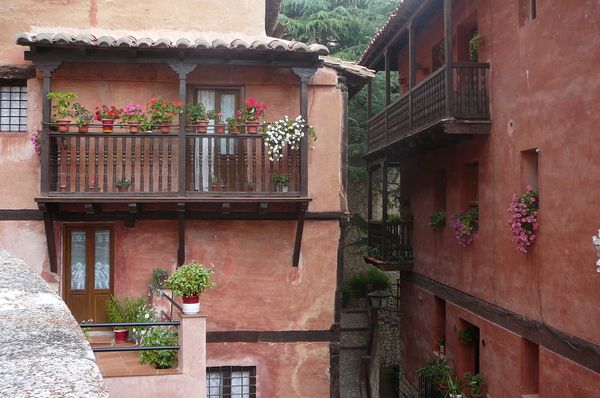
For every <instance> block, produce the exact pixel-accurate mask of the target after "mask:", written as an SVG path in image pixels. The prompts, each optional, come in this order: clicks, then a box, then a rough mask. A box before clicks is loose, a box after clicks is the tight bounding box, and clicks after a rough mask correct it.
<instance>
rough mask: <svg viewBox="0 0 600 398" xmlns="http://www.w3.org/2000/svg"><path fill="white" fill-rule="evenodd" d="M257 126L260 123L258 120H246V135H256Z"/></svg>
mask: <svg viewBox="0 0 600 398" xmlns="http://www.w3.org/2000/svg"><path fill="white" fill-rule="evenodd" d="M259 125H260V122H259V121H258V120H247V121H246V133H248V134H257V133H258V126H259Z"/></svg>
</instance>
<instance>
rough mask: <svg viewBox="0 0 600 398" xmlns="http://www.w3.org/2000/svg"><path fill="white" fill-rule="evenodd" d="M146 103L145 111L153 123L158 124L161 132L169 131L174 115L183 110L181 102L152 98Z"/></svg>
mask: <svg viewBox="0 0 600 398" xmlns="http://www.w3.org/2000/svg"><path fill="white" fill-rule="evenodd" d="M146 105H147V113H149V114H150V120H151V121H152V123H153V124H155V125H158V126H160V132H161V133H165V134H167V133H170V132H171V125H172V124H173V121H174V120H175V116H176V115H179V114H180V113H181V112H183V109H182V107H183V102H175V101H172V102H169V101H167V100H166V99H157V98H152V100H150V103H148V104H146Z"/></svg>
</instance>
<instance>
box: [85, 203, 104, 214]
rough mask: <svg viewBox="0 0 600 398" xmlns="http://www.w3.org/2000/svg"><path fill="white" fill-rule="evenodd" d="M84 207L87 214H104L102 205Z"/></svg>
mask: <svg viewBox="0 0 600 398" xmlns="http://www.w3.org/2000/svg"><path fill="white" fill-rule="evenodd" d="M83 207H84V208H85V212H86V213H87V214H97V213H102V203H84V204H83Z"/></svg>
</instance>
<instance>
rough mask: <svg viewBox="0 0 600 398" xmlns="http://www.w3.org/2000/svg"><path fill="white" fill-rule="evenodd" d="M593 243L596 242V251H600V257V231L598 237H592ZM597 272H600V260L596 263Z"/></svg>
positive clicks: (599, 253) (599, 252) (599, 254)
mask: <svg viewBox="0 0 600 398" xmlns="http://www.w3.org/2000/svg"><path fill="white" fill-rule="evenodd" d="M592 242H594V246H596V250H598V256H599V257H600V229H599V230H598V236H592ZM596 267H598V268H596V272H600V259H598V261H596Z"/></svg>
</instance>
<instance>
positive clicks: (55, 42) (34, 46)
mask: <svg viewBox="0 0 600 398" xmlns="http://www.w3.org/2000/svg"><path fill="white" fill-rule="evenodd" d="M102 33H104V34H102ZM113 33H117V34H110V32H108V33H106V32H99V34H93V33H81V32H79V33H77V32H68V33H67V32H38V33H28V32H22V33H18V34H16V35H15V43H16V44H18V45H22V46H29V48H30V51H28V52H26V53H25V59H27V60H31V61H33V62H34V63H35V61H39V60H44V61H47V60H53V61H62V62H118V63H172V62H173V61H174V60H181V61H186V62H192V63H195V64H198V65H201V64H208V65H249V66H252V65H273V66H289V67H309V68H315V67H316V68H318V67H321V66H323V64H324V63H323V61H322V60H321V59H320V58H319V57H320V56H321V55H326V54H328V50H327V48H326V47H325V46H322V45H306V44H304V43H301V42H292V41H287V40H282V39H276V38H270V37H268V36H259V37H232V36H229V37H228V36H220V37H219V36H217V35H215V34H210V33H209V34H202V33H200V32H186V33H187V35H186V36H176V35H173V34H171V35H165V36H162V37H148V36H146V35H136V34H135V33H133V34H132V33H129V32H126V33H125V32H113ZM119 33H123V34H122V35H121V34H119ZM100 34H101V35H100Z"/></svg>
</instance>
